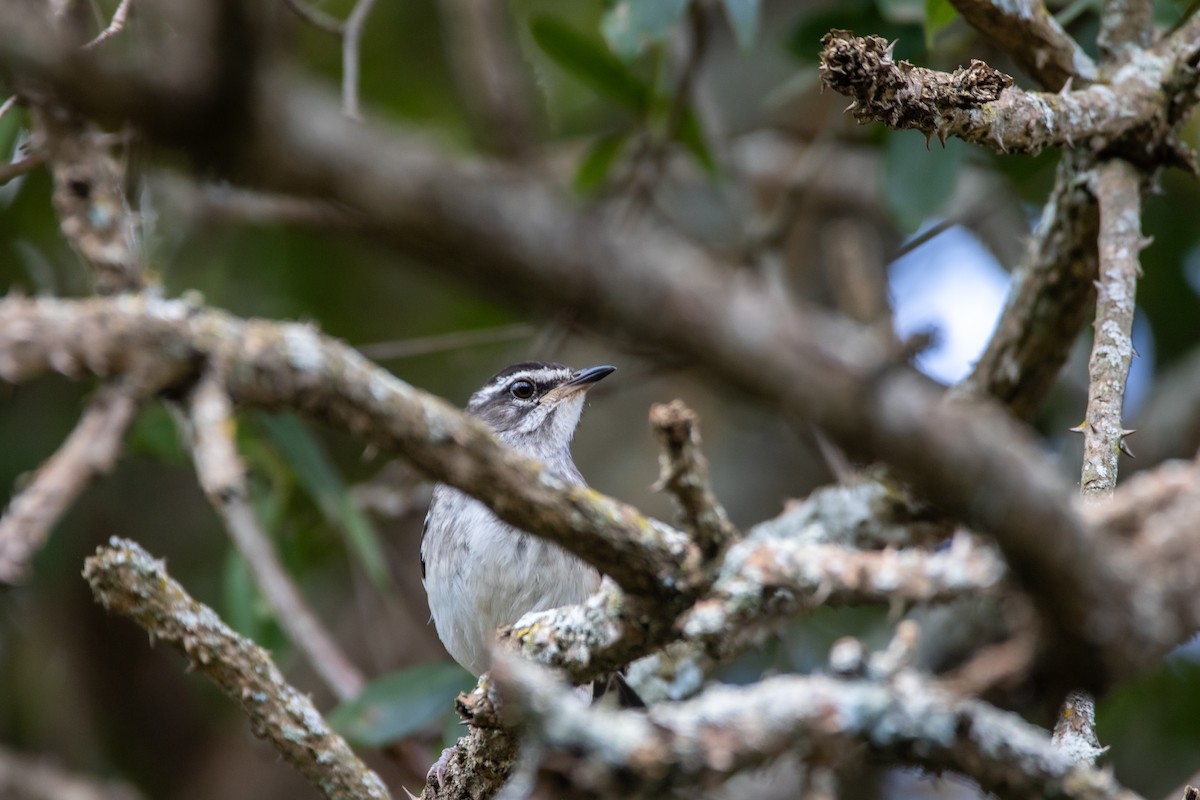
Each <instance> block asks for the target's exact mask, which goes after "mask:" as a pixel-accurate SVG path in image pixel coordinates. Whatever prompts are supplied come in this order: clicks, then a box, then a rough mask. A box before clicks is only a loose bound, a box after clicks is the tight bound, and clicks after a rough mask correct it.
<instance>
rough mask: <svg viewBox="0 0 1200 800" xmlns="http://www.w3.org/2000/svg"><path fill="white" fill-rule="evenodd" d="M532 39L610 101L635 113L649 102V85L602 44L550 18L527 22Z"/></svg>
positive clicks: (556, 62) (575, 75) (640, 113)
mask: <svg viewBox="0 0 1200 800" xmlns="http://www.w3.org/2000/svg"><path fill="white" fill-rule="evenodd" d="M530 32H531V33H532V35H533V41H534V42H536V43H537V46H538V47H540V48H541V49H542V52H544V53H545V54H546V55H547V56H549V57H550V59H551V60H552V61H553V62H554V63H555V64H557V65H558V66H559V67H561V68H562V69H564V70H565V71H567V72H568V73H570V74H571V75H573V76H574V77H575V78H577V79H578V80H580V81H582V82H583V83H584V84H586V85H587V86H588V87H589V88H591V89H592V90H593V91H595V92H596V93H597V94H599V95H602V96H604V97H607V98H608V99H610V100H614V101H616V102H617V103H620V104H621V105H623V106H625V107H626V108H628V109H631V110H632V111H634V112H636V113H637V114H638V115H639V116H640V115H642V114H645V112H646V111H647V109H648V108H649V104H650V97H651V93H650V88H649V87H648V86H647V85H646V83H645V82H644V81H642V80H641V79H640V78H638V77H637V76H636V75H634V74H633V73H632V72H630V71H629V68H628V67H626V66H625V64H624V63H623V62H622V61H621V60H620V59H619V58H617V57H616V56H614V55H613V54H612V53H611V52H609V50H608V48H607V47H605V46H604V43H603V42H601V41H600V40H598V39H594V38H592V37H590V36H588V35H586V34H584V33H581V32H580V31H577V30H575V29H574V28H572V27H571V26H570V25H567V24H566V23H564V22H562V21H561V20H559V19H556V18H554V17H538V18H537V19H535V20H533V22H532V23H531V24H530Z"/></svg>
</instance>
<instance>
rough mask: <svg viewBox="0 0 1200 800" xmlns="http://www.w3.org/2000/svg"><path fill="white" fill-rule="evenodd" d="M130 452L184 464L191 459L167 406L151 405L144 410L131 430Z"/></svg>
mask: <svg viewBox="0 0 1200 800" xmlns="http://www.w3.org/2000/svg"><path fill="white" fill-rule="evenodd" d="M127 441H128V447H129V451H130V452H132V453H138V454H141V455H147V456H150V457H152V458H157V459H159V460H160V461H165V462H166V463H168V464H184V463H186V462H188V461H189V460H190V459H189V458H188V454H187V452H186V451H185V450H184V449H183V443H182V442H180V441H179V430H178V429H177V428H176V426H175V420H173V419H171V415H170V413H168V412H167V409H166V406H164V405H163V404H162V403H151V404H149V405H147V406H146V407H145V408H143V409H142V411H141V413H140V414H138V415H137V418H136V419H135V420H134V421H133V425H131V426H130V428H129V436H128V438H127Z"/></svg>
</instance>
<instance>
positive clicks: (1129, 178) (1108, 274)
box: [1080, 159, 1145, 499]
mask: <svg viewBox="0 0 1200 800" xmlns="http://www.w3.org/2000/svg"><path fill="white" fill-rule="evenodd" d="M1138 184H1139V176H1138V173H1137V171H1136V170H1135V169H1134V168H1133V167H1131V166H1130V165H1129V164H1128V163H1126V162H1124V161H1122V160H1120V159H1113V160H1111V161H1108V162H1106V163H1104V164H1103V165H1101V166H1100V167H1098V168H1097V171H1096V184H1095V187H1094V191H1095V193H1096V197H1097V200H1098V203H1099V208H1100V238H1099V245H1098V246H1099V252H1100V280H1099V282H1098V284H1097V296H1096V324H1095V338H1094V340H1093V342H1092V356H1091V359H1089V361H1088V404H1087V416H1086V418H1085V420H1084V423H1083V426H1082V428H1083V477H1082V479H1081V482H1080V487H1081V489H1082V491H1083V496H1084V498H1085V499H1094V498H1097V497H1109V496H1111V495H1112V493H1113V490H1114V489H1115V488H1116V485H1117V462H1118V460H1119V458H1120V454H1121V450H1122V449H1123V448H1124V440H1125V436H1126V434H1127V433H1129V431H1126V430H1125V429H1124V427H1123V426H1122V424H1121V410H1122V406H1123V401H1124V399H1125V381H1126V379H1127V378H1128V377H1129V364H1130V362H1131V361H1132V360H1133V340H1132V338H1131V337H1132V332H1133V312H1134V298H1135V296H1136V294H1137V279H1138V276H1139V275H1140V274H1141V267H1140V266H1138V252H1139V251H1140V250H1141V249H1142V248H1143V247H1144V246H1145V241H1144V240H1143V239H1142V233H1141V230H1140V225H1141V189H1140V187H1139V185H1138Z"/></svg>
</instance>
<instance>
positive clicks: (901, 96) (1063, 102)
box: [821, 31, 1194, 169]
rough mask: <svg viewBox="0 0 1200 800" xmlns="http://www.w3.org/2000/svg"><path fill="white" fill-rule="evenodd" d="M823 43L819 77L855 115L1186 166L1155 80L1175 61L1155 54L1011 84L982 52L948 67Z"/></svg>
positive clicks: (836, 40) (986, 141)
mask: <svg viewBox="0 0 1200 800" xmlns="http://www.w3.org/2000/svg"><path fill="white" fill-rule="evenodd" d="M821 44H822V49H821V78H822V80H823V81H824V82H825V84H826V85H827V86H829V87H830V88H831V89H833V90H834V91H836V92H839V93H841V94H844V95H847V96H849V97H851V98H853V100H854V102H853V103H852V104H851V108H852V109H853V110H854V116H855V119H857V120H858V121H859V122H860V123H866V122H875V121H878V122H882V123H884V124H885V125H887V126H888V127H889V128H892V129H894V130H907V129H915V130H919V131H921V132H922V133H924V134H925V135H926V136H937V137H938V138H939V139H941V140H943V141H944V140H945V139H946V138H947V137H949V136H956V137H958V138H960V139H963V140H965V141H968V142H974V143H977V144H983V145H987V146H989V147H992V148H994V149H996V150H999V151H1000V152H1003V153H1030V154H1036V153H1040V152H1041V151H1042V150H1044V149H1045V148H1047V147H1065V148H1074V146H1075V143H1076V142H1087V143H1088V146H1089V147H1090V148H1092V149H1093V150H1095V151H1103V150H1107V149H1110V148H1111V149H1114V150H1116V151H1117V152H1119V153H1120V154H1122V155H1123V156H1125V157H1128V158H1130V159H1131V160H1134V161H1135V163H1138V164H1139V165H1147V166H1157V165H1158V164H1162V163H1166V164H1171V165H1175V166H1183V167H1185V168H1189V169H1192V168H1194V167H1193V165H1192V164H1191V163H1190V162H1189V161H1188V158H1187V156H1186V155H1185V154H1183V153H1181V151H1180V149H1179V147H1178V146H1177V145H1176V143H1175V142H1174V140H1173V139H1171V138H1170V134H1171V129H1172V126H1173V122H1172V121H1171V120H1169V119H1168V115H1167V104H1166V103H1164V96H1163V91H1162V86H1163V85H1164V83H1165V82H1166V80H1167V78H1168V77H1169V76H1171V75H1172V74H1174V72H1175V64H1174V63H1173V62H1172V61H1170V60H1169V59H1164V58H1160V57H1159V56H1157V55H1156V54H1152V53H1145V54H1142V55H1141V57H1140V58H1138V59H1135V60H1133V61H1131V62H1130V63H1129V64H1127V65H1126V66H1124V67H1122V68H1121V69H1120V70H1118V71H1117V73H1116V74H1114V75H1113V77H1112V82H1111V84H1097V85H1095V86H1091V87H1088V88H1087V89H1082V90H1079V91H1070V92H1059V93H1039V92H1026V91H1023V90H1021V89H1018V88H1016V87H1014V86H1013V81H1012V78H1010V77H1009V76H1007V75H1005V74H1004V73H1002V72H999V71H998V70H995V69H992V68H991V67H989V66H988V65H987V64H984V63H983V62H982V61H972V62H971V65H970V66H969V67H966V68H960V69H958V70H955V71H954V72H953V73H946V72H938V71H936V70H931V69H925V68H924V67H916V66H913V65H912V64H910V63H909V62H907V61H895V60H893V59H892V54H891V47H890V46H889V45H888V43H887V41H886V40H885V39H883V38H881V37H879V36H864V37H856V36H852V35H850V34H849V33H848V32H846V31H834V32H832V33H829V34H826V35H825V37H824V38H823V39H822V40H821ZM1117 98H1120V102H1117ZM1192 102H1193V103H1194V100H1193V101H1192Z"/></svg>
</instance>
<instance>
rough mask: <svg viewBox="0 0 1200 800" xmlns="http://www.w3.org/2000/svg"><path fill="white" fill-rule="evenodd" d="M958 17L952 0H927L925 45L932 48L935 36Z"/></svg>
mask: <svg viewBox="0 0 1200 800" xmlns="http://www.w3.org/2000/svg"><path fill="white" fill-rule="evenodd" d="M957 17H958V11H957V10H956V9H955V8H954V6H952V5H950V0H925V47H927V48H932V47H933V40H934V38H935V37H936V36H937V35H938V34H939V33H941V31H942V29H943V28H945V27H946V26H947V25H949V24H950V23H951V22H954V20H955V19H956V18H957Z"/></svg>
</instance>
